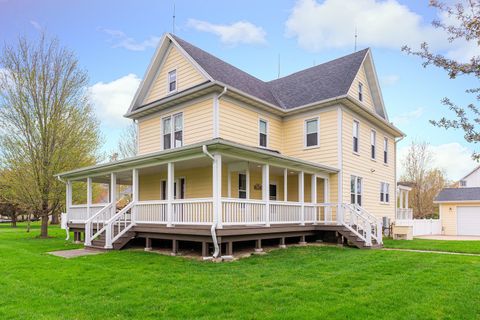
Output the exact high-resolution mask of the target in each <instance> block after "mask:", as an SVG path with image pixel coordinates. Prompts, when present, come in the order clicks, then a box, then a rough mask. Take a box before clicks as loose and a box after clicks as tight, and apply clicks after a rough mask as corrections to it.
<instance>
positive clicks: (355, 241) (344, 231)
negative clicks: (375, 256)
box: [338, 227, 383, 249]
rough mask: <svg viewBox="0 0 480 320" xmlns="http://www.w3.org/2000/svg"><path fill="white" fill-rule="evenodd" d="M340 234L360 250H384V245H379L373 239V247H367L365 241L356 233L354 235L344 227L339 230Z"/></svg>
mask: <svg viewBox="0 0 480 320" xmlns="http://www.w3.org/2000/svg"><path fill="white" fill-rule="evenodd" d="M338 232H339V233H340V234H341V235H342V236H344V237H345V238H346V239H347V240H348V242H349V243H350V244H352V245H353V246H355V247H357V248H359V249H381V248H383V245H382V244H378V243H377V242H376V240H375V239H372V245H371V246H367V245H365V241H364V240H363V239H361V238H359V237H358V236H357V235H356V234H355V233H353V232H352V231H351V230H349V229H348V228H345V227H342V228H340V229H338Z"/></svg>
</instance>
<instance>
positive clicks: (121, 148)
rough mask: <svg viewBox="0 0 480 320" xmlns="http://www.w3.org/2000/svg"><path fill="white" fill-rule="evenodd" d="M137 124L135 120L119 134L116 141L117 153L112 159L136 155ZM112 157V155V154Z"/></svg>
mask: <svg viewBox="0 0 480 320" xmlns="http://www.w3.org/2000/svg"><path fill="white" fill-rule="evenodd" d="M137 139H138V137H137V125H136V124H135V122H132V123H131V124H130V125H129V126H128V127H126V128H125V129H124V131H123V132H122V133H121V134H120V139H119V141H118V154H117V157H116V158H115V159H114V160H117V159H118V158H119V159H125V158H129V157H134V156H136V155H137V145H138V140H137ZM112 158H113V156H112Z"/></svg>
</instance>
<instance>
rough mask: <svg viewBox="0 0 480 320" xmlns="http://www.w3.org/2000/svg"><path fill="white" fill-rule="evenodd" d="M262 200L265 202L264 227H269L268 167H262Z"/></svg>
mask: <svg viewBox="0 0 480 320" xmlns="http://www.w3.org/2000/svg"><path fill="white" fill-rule="evenodd" d="M262 200H263V201H264V202H265V226H267V227H269V226H270V165H269V164H268V163H267V164H264V165H262Z"/></svg>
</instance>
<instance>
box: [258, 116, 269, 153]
mask: <svg viewBox="0 0 480 320" xmlns="http://www.w3.org/2000/svg"><path fill="white" fill-rule="evenodd" d="M259 134H260V136H259V145H260V147H264V148H266V147H267V121H265V120H260V122H259Z"/></svg>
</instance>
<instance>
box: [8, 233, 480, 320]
mask: <svg viewBox="0 0 480 320" xmlns="http://www.w3.org/2000/svg"><path fill="white" fill-rule="evenodd" d="M36 234H38V229H36V230H33V233H31V234H26V233H25V232H24V230H23V229H22V228H18V229H17V230H12V229H10V228H9V227H8V226H7V225H0V292H1V293H2V294H1V300H0V319H129V318H131V319H133V318H135V319H160V318H168V319H171V318H177V319H185V318H201V319H202V318H203V319H210V318H217V319H224V318H231V319H278V318H280V319H306V318H323V319H325V318H334V319H357V318H361V319H440V318H442V319H443V318H449V319H474V318H479V317H480V304H479V303H478V301H479V300H480V281H479V279H480V258H478V257H470V256H451V255H440V254H438V255H437V254H425V253H410V252H397V251H380V250H358V249H350V248H348V249H343V248H337V247H313V246H312V247H295V248H289V249H287V250H276V251H273V252H271V253H269V254H267V255H264V256H255V257H252V258H247V259H242V260H240V261H236V262H232V263H220V264H215V263H210V262H200V261H196V260H187V259H184V258H181V257H169V256H161V255H157V254H154V253H146V252H142V251H128V250H127V251H117V252H109V253H107V254H101V255H96V256H85V257H80V258H75V259H70V260H66V259H62V258H58V257H54V256H51V255H47V254H46V253H45V252H47V251H51V250H58V249H65V248H75V247H76V246H75V245H72V244H69V243H66V242H65V241H64V240H63V237H64V233H63V232H62V231H61V230H58V229H55V228H54V229H52V230H51V234H52V235H53V236H54V238H51V239H45V240H42V239H36V238H35V235H36Z"/></svg>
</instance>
